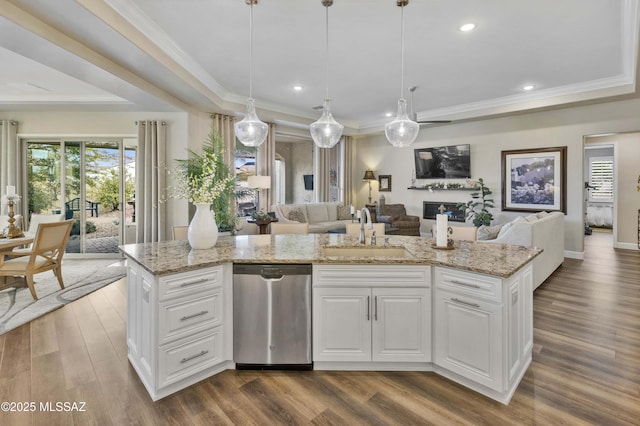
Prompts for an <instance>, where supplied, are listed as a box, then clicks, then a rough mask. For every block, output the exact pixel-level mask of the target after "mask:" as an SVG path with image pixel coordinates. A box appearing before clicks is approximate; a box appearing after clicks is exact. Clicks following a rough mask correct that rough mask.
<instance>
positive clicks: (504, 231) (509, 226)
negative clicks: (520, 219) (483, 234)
mask: <svg viewBox="0 0 640 426" xmlns="http://www.w3.org/2000/svg"><path fill="white" fill-rule="evenodd" d="M512 225H513V222H508V223H505V224H504V225H502V229H501V230H500V232H498V236H497V237H496V238H500V237H502V236H503V235H504V234H506V233H507V231H508V230H509V229H511V226H512Z"/></svg>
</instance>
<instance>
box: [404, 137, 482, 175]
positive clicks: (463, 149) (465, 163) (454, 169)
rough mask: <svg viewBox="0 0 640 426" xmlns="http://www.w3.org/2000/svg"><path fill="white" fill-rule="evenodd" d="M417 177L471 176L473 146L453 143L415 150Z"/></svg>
mask: <svg viewBox="0 0 640 426" xmlns="http://www.w3.org/2000/svg"><path fill="white" fill-rule="evenodd" d="M414 155H415V161H416V179H443V178H450V179H456V178H470V177H471V146H470V145H469V144H467V145H451V146H438V147H434V148H417V149H415V150H414Z"/></svg>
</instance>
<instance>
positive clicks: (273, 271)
mask: <svg viewBox="0 0 640 426" xmlns="http://www.w3.org/2000/svg"><path fill="white" fill-rule="evenodd" d="M260 276H262V278H264V279H265V280H281V279H282V278H283V277H284V272H282V269H280V268H278V267H277V266H265V267H263V268H262V270H261V271H260Z"/></svg>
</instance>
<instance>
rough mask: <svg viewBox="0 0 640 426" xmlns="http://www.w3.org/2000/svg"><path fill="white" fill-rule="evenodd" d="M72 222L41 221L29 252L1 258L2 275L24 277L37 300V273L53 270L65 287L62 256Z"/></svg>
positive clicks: (0, 275) (0, 273) (0, 274)
mask: <svg viewBox="0 0 640 426" xmlns="http://www.w3.org/2000/svg"><path fill="white" fill-rule="evenodd" d="M72 224H73V220H66V221H64V222H49V223H41V224H40V225H39V226H38V230H37V231H36V236H35V239H34V241H33V246H32V248H31V250H30V251H29V253H25V255H23V256H21V257H17V258H15V259H10V260H7V261H6V262H4V263H1V262H2V261H1V260H0V277H24V278H25V280H26V281H27V285H28V286H29V291H31V296H33V298H34V299H35V300H38V295H37V294H36V289H35V287H34V281H33V276H34V275H35V274H39V273H41V272H45V271H53V273H54V275H55V276H56V278H57V279H58V283H59V284H60V288H64V282H63V280H62V256H63V255H64V252H65V249H66V247H67V240H68V239H69V234H70V232H71V225H72Z"/></svg>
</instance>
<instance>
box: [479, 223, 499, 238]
mask: <svg viewBox="0 0 640 426" xmlns="http://www.w3.org/2000/svg"><path fill="white" fill-rule="evenodd" d="M501 229H502V225H494V226H486V225H482V226H480V227H479V228H478V234H477V239H478V240H495V239H496V238H498V234H499V233H500V230H501Z"/></svg>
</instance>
